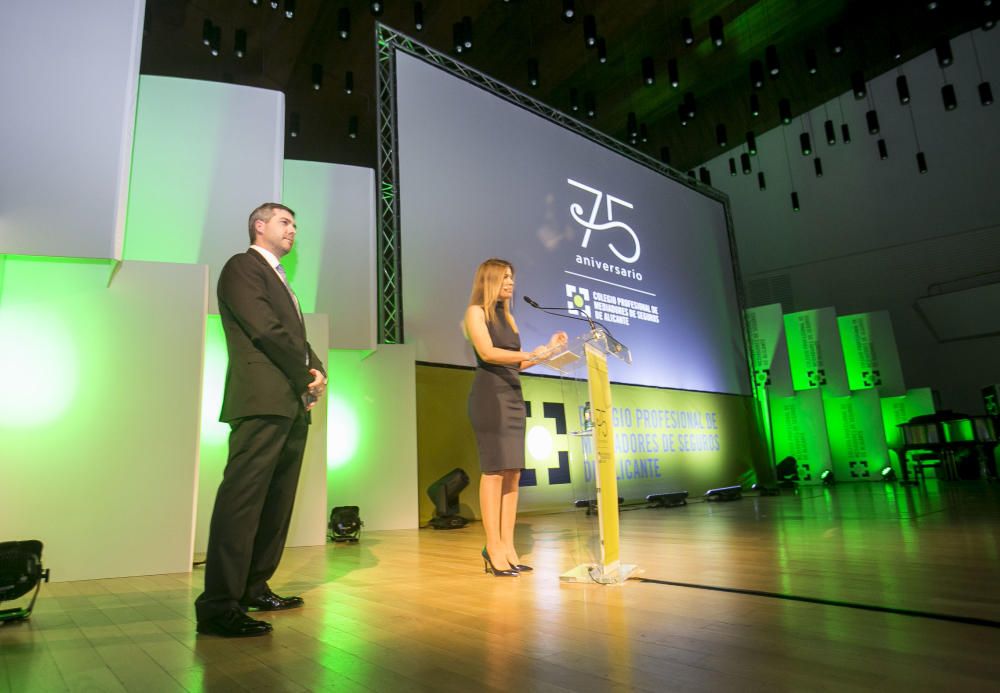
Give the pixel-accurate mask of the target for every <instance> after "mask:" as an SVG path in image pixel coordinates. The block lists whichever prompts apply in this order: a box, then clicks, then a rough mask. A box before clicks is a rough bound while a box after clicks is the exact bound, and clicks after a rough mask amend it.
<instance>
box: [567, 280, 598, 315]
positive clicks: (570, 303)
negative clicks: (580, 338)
mask: <svg viewBox="0 0 1000 693" xmlns="http://www.w3.org/2000/svg"><path fill="white" fill-rule="evenodd" d="M566 308H568V309H569V310H572V311H575V312H576V313H577V314H580V313H582V314H584V315H586V316H587V317H588V318H592V317H594V316H593V313H592V312H591V310H590V291H588V290H587V289H585V288H584V287H582V286H580V287H577V286H574V285H572V284H567V285H566Z"/></svg>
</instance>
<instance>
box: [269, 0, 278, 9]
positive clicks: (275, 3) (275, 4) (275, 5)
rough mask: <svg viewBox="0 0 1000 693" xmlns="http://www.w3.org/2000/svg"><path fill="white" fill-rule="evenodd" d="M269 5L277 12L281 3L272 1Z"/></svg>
mask: <svg viewBox="0 0 1000 693" xmlns="http://www.w3.org/2000/svg"><path fill="white" fill-rule="evenodd" d="M268 4H269V5H270V6H271V9H272V10H276V9H278V5H280V4H281V3H279V2H278V0H271V1H270V2H269V3H268Z"/></svg>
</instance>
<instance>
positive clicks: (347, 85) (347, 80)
mask: <svg viewBox="0 0 1000 693" xmlns="http://www.w3.org/2000/svg"><path fill="white" fill-rule="evenodd" d="M344 91H345V92H347V93H348V94H353V93H354V72H352V71H351V70H348V71H347V72H345V73H344Z"/></svg>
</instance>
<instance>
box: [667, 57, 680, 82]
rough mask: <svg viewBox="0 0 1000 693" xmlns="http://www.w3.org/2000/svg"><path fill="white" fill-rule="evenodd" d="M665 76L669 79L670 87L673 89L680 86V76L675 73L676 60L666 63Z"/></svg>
mask: <svg viewBox="0 0 1000 693" xmlns="http://www.w3.org/2000/svg"><path fill="white" fill-rule="evenodd" d="M667 76H668V77H669V78H670V86H672V87H673V88H674V89H676V88H677V87H679V86H680V85H681V78H680V74H679V73H678V71H677V60H676V59H674V58H671V59H670V60H668V61H667Z"/></svg>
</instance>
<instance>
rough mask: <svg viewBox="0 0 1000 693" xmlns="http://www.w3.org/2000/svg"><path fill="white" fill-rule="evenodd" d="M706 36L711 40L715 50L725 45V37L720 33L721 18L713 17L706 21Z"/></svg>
mask: <svg viewBox="0 0 1000 693" xmlns="http://www.w3.org/2000/svg"><path fill="white" fill-rule="evenodd" d="M708 35H709V36H710V37H711V38H712V43H713V44H714V45H715V47H716V48H722V46H723V45H724V44H725V43H726V39H725V36H724V35H723V33H722V17H720V16H719V15H715V16H714V17H712V18H711V19H709V20H708Z"/></svg>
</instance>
